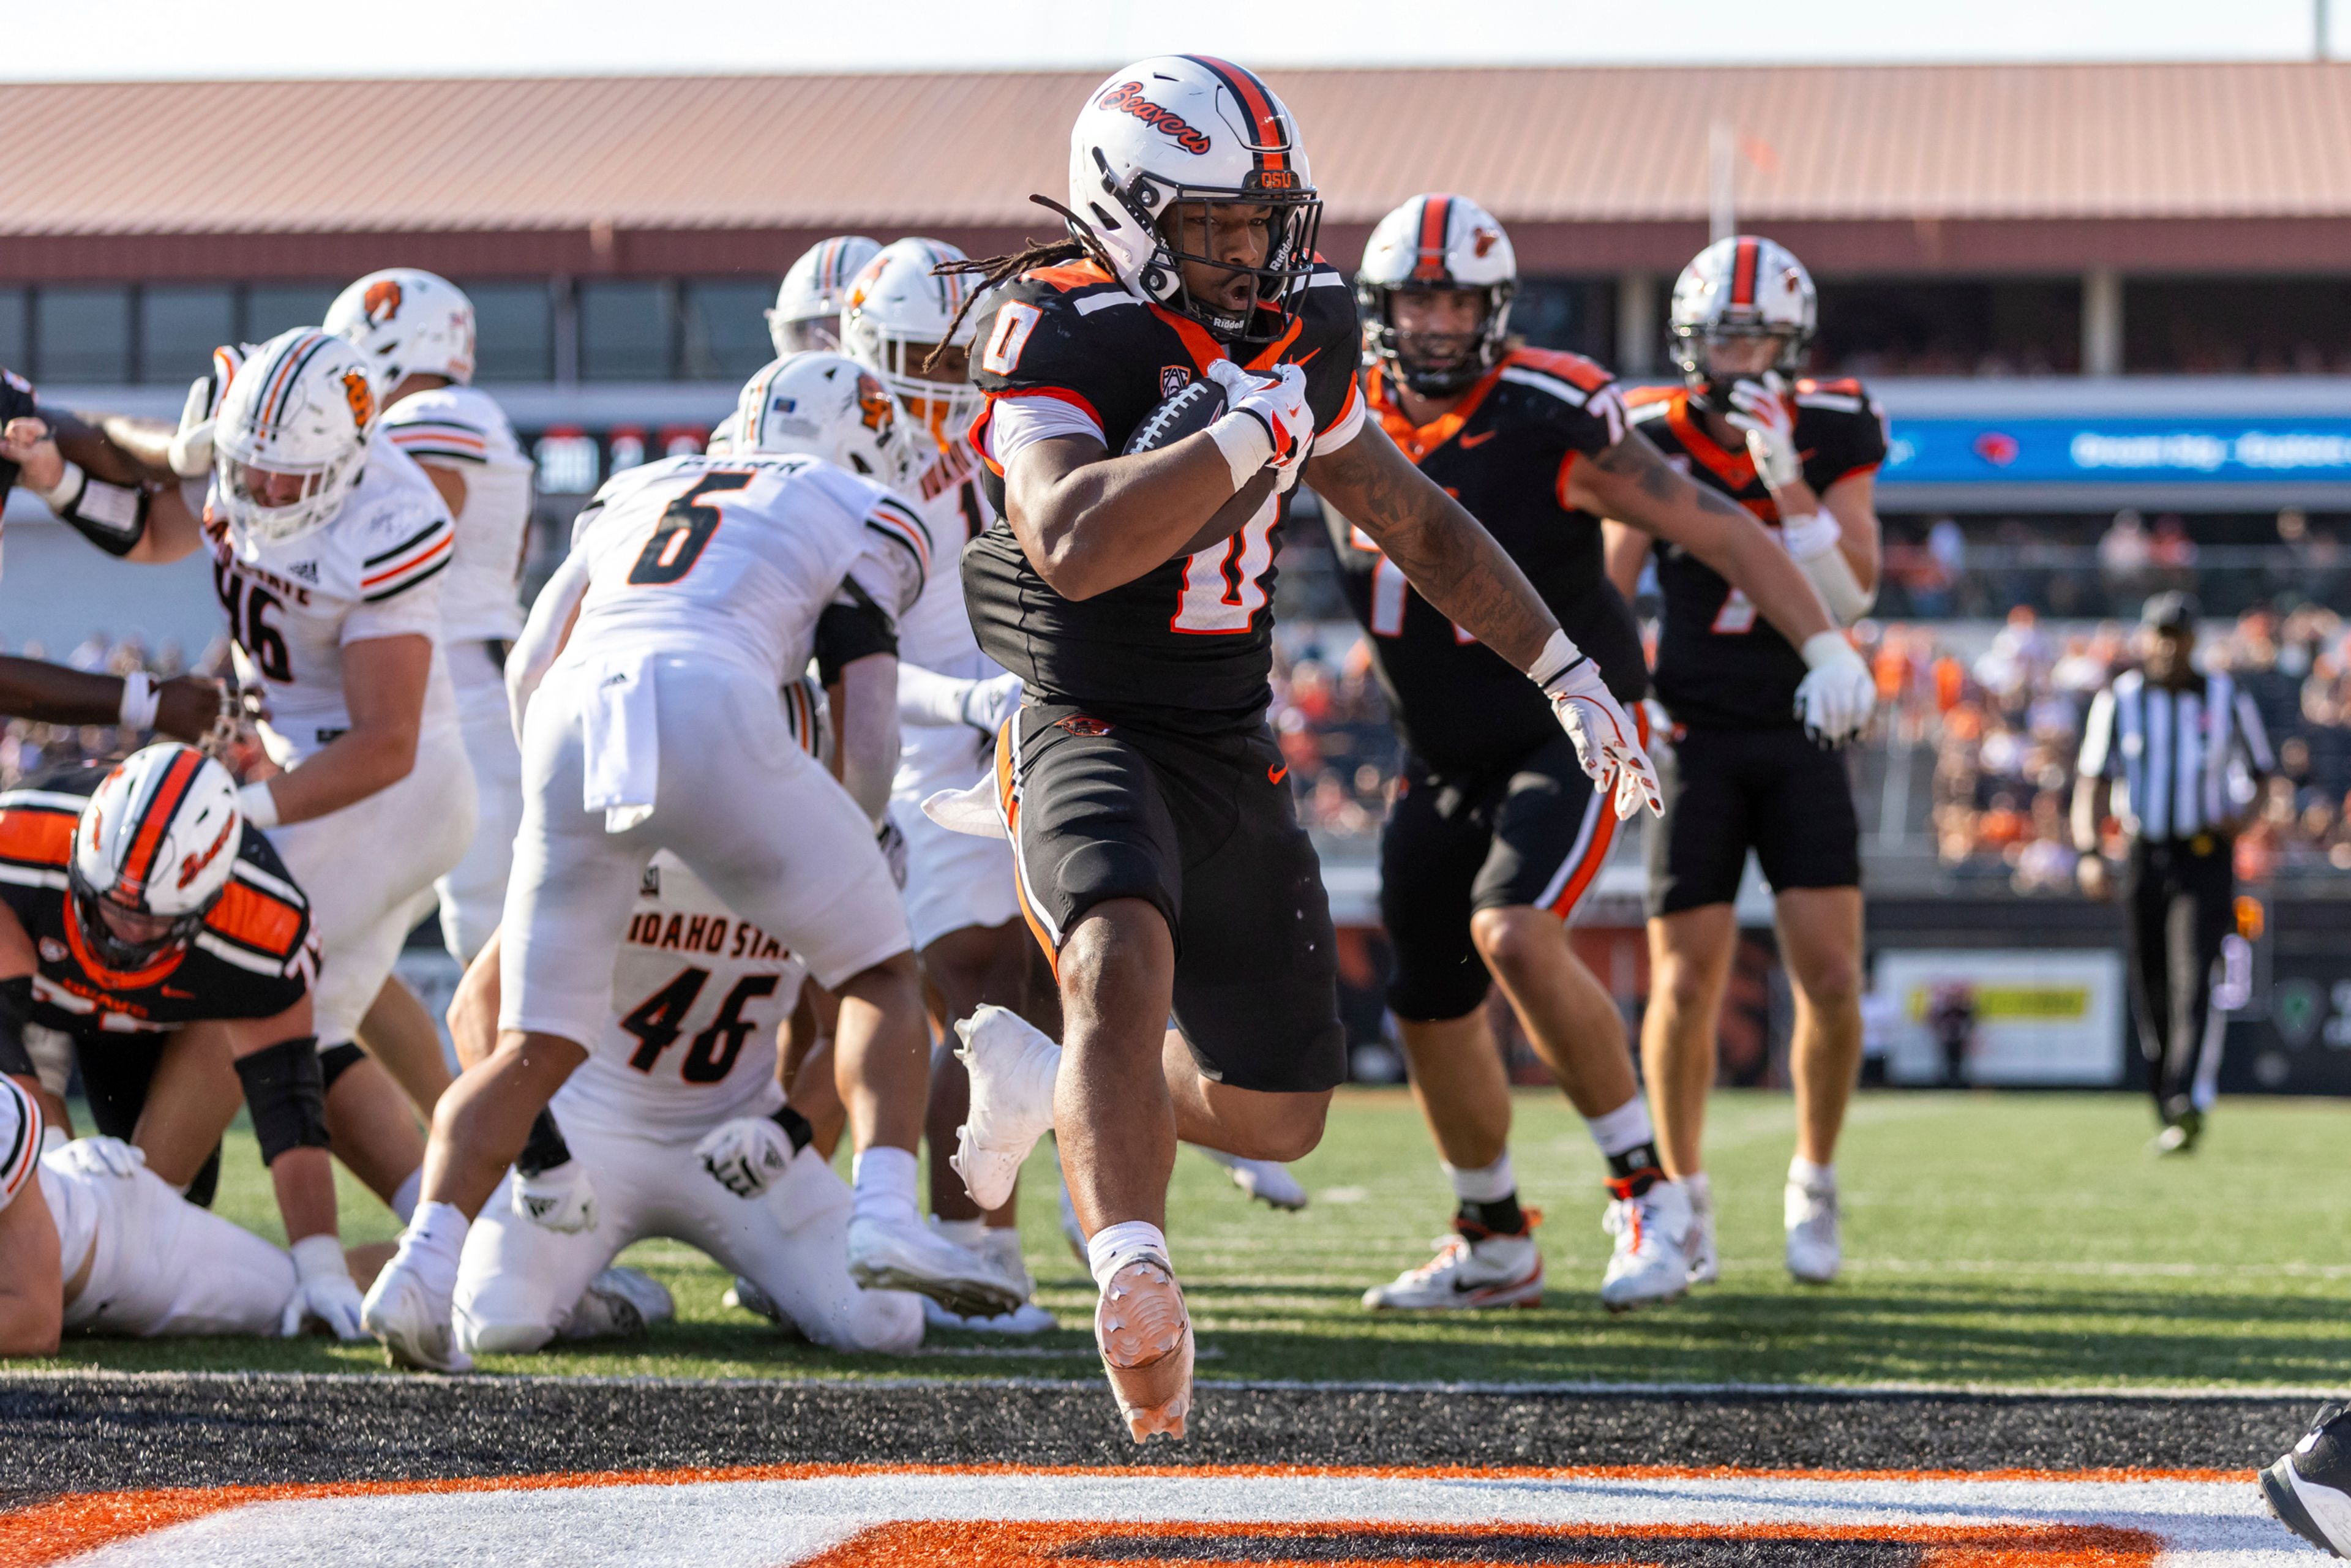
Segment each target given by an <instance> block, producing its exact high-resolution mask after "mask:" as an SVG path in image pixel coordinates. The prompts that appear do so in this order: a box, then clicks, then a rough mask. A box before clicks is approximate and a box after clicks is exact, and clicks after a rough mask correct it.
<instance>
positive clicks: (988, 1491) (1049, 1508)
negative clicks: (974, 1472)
mask: <svg viewBox="0 0 2351 1568" xmlns="http://www.w3.org/2000/svg"><path fill="white" fill-rule="evenodd" d="M1029 1520H1044V1521H1056V1520H1068V1521H1098V1522H1099V1523H1101V1524H1102V1525H1104V1526H1107V1527H1110V1528H1111V1529H1113V1530H1115V1529H1116V1528H1117V1527H1118V1526H1120V1525H1123V1524H1128V1523H1132V1522H1134V1521H1197V1522H1213V1523H1249V1522H1252V1521H1269V1520H1271V1521H1378V1522H1384V1523H1395V1524H1461V1523H1479V1524H1497V1525H1502V1526H1505V1527H1508V1526H1512V1525H1520V1526H1538V1527H1540V1526H1553V1527H1556V1526H1571V1527H1572V1526H1575V1525H1597V1526H1607V1525H1653V1524H1673V1525H1689V1526H1699V1527H1710V1528H1715V1529H1735V1528H1737V1527H1740V1526H1750V1527H1753V1526H1772V1525H1787V1524H1811V1525H1818V1524H1828V1525H1832V1526H1848V1527H1859V1528H1867V1527H1873V1526H1875V1527H1881V1528H1882V1527H1885V1526H1889V1525H1891V1526H1899V1527H1912V1528H1915V1527H1919V1526H1925V1527H1929V1528H1932V1527H1937V1526H1941V1527H1954V1526H1956V1527H1961V1528H1973V1529H1977V1530H1983V1529H1986V1528H1991V1529H1996V1530H1997V1529H2001V1528H2003V1527H2010V1526H2016V1525H2023V1526H2027V1527H2041V1528H2047V1527H2053V1526H2054V1527H2066V1526H2072V1527H2076V1528H2078V1527H2082V1526H2090V1525H2110V1526H2119V1527H2122V1528H2125V1529H2135V1530H2139V1531H2147V1533H2149V1534H2152V1535H2155V1536H2157V1537H2158V1538H2159V1539H2160V1540H2162V1541H2163V1542H2165V1549H2164V1551H2163V1557H2162V1560H2163V1562H2164V1563H2166V1564H2167V1568H2222V1565H2223V1564H2226V1565H2229V1568H2239V1565H2242V1568H2268V1565H2270V1564H2273V1563H2275V1564H2280V1565H2282V1568H2290V1565H2292V1564H2297V1563H2307V1562H2308V1561H2310V1559H2309V1557H2308V1556H2307V1555H2306V1553H2307V1551H2308V1549H2307V1548H2306V1547H2304V1546H2303V1545H2302V1543H2301V1542H2298V1541H2296V1540H2295V1539H2294V1537H2293V1536H2292V1535H2291V1534H2289V1533H2288V1532H2287V1531H2285V1529H2284V1528H2283V1526H2281V1525H2279V1524H2277V1523H2276V1522H2275V1521H2273V1520H2272V1519H2270V1518H2269V1517H2268V1515H2267V1513H2266V1512H2265V1511H2264V1510H2263V1507H2262V1500H2261V1495H2260V1492H2259V1491H2258V1490H2257V1489H2256V1488H2254V1487H2253V1486H2252V1485H2251V1484H2249V1483H2247V1482H2244V1481H2228V1482H2215V1481H2180V1480H2147V1481H2119V1482H2118V1481H2071V1480H2043V1479H2032V1480H2013V1479H2011V1480H1953V1479H1933V1480H1922V1479H1916V1478H1886V1479H1871V1480H1813V1479H1773V1478H1764V1477H1737V1476H1732V1477H1719V1478H1718V1477H1692V1478H1670V1479H1656V1480H1625V1479H1603V1478H1569V1477H1562V1478H1558V1479H1529V1478H1521V1477H1510V1478H1507V1479H1503V1478H1497V1477H1486V1476H1479V1475H1477V1474H1475V1473H1474V1472H1473V1473H1471V1474H1468V1475H1465V1476H1461V1477H1458V1478H1454V1477H1445V1478H1437V1477H1413V1478H1402V1477H1392V1476H1294V1477H1293V1476H1279V1477H1265V1476H1216V1475H1208V1476H1167V1475H1161V1476H1132V1477H1128V1476H1103V1475H1087V1476H1067V1475H1052V1474H1037V1475H1004V1474H992V1475H987V1476H967V1475H906V1474H884V1475H862V1476H832V1477H822V1478H815V1479H803V1480H760V1481H716V1482H703V1483H700V1484H690V1485H637V1486H617V1487H601V1488H561V1489H556V1490H507V1491H479V1492H442V1493H407V1494H394V1495H389V1496H384V1495H378V1496H362V1497H338V1498H305V1499H292V1500H277V1501H271V1502H266V1503H263V1504H260V1505H257V1506H247V1507H244V1508H239V1509H232V1510H228V1511H223V1512H221V1513H217V1514H214V1515H212V1516H210V1517H208V1518H205V1519H202V1520H198V1521H192V1522H189V1523H185V1524H181V1525H176V1526H173V1527H172V1528H169V1529H166V1530H162V1531H156V1532H155V1533H153V1534H151V1535H147V1536H143V1537H140V1538H136V1539H133V1540H131V1541H127V1542H119V1543H117V1544H115V1545H112V1546H110V1547H106V1548H103V1549H101V1550H99V1551H98V1552H92V1553H89V1554H88V1555H85V1556H83V1557H80V1558H78V1559H76V1560H75V1561H77V1562H78V1563H84V1564H89V1565H93V1568H95V1565H99V1564H103V1565H106V1568H144V1565H145V1564H150V1563H153V1564H164V1563H170V1564H173V1565H184V1564H188V1563H266V1562H281V1561H282V1562H329V1563H337V1564H339V1565H340V1568H359V1565H362V1564H365V1565H372V1564H377V1563H402V1564H423V1563H434V1564H438V1563H483V1562H497V1563H507V1562H528V1563H550V1562H561V1563H580V1564H600V1563H677V1564H680V1565H681V1568H737V1565H740V1568H755V1565H758V1564H769V1563H778V1562H784V1563H790V1562H805V1561H807V1560H808V1559H809V1558H810V1557H811V1556H814V1555H816V1554H818V1553H819V1552H824V1551H827V1550H829V1549H831V1548H833V1547H836V1546H838V1545H840V1544H841V1543H842V1542H847V1541H850V1540H852V1539H854V1537H855V1536H856V1535H857V1533H858V1532H859V1531H862V1530H865V1529H870V1528H872V1527H875V1526H880V1525H885V1524H887V1523H889V1522H892V1521H948V1522H954V1523H962V1522H966V1521H1029Z"/></svg>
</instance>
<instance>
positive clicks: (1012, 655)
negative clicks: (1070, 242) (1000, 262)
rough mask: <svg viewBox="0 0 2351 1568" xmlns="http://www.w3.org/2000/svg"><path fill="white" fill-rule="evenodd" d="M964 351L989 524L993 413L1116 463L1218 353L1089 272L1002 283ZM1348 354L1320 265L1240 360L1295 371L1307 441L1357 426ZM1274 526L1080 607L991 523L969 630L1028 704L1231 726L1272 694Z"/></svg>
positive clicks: (1080, 267)
mask: <svg viewBox="0 0 2351 1568" xmlns="http://www.w3.org/2000/svg"><path fill="white" fill-rule="evenodd" d="M972 341H973V345H974V350H973V354H972V379H973V381H974V382H977V385H978V386H979V387H980V389H981V390H982V391H984V392H987V394H988V409H987V412H986V413H982V414H981V416H980V419H979V422H978V423H977V425H976V426H975V428H974V430H973V433H972V441H973V444H974V445H975V446H976V447H977V449H978V450H979V451H980V453H981V454H982V455H984V456H986V457H987V474H986V475H985V476H984V483H985V484H986V486H987V493H988V499H989V500H990V501H991V502H992V503H994V504H995V506H996V509H997V512H998V517H1001V516H1002V514H1003V511H1004V479H1003V469H1002V467H1001V465H999V464H998V461H997V459H996V458H995V456H994V455H993V449H992V444H991V442H990V440H989V435H988V427H989V425H990V423H992V422H993V419H994V415H995V410H996V405H997V404H998V402H1000V401H1002V400H1004V399H1008V398H1029V397H1043V398H1056V399H1059V400H1060V401H1061V402H1065V403H1067V404H1069V405H1070V406H1071V407H1072V408H1074V409H1077V410H1079V411H1081V412H1082V413H1084V414H1085V415H1086V416H1087V417H1088V418H1090V419H1091V420H1092V422H1093V423H1094V424H1095V425H1097V426H1099V427H1100V429H1101V431H1102V440H1103V442H1104V444H1106V445H1107V446H1108V447H1109V448H1110V450H1111V451H1112V452H1113V453H1115V452H1119V451H1122V450H1123V449H1124V447H1125V445H1126V442H1127V438H1128V437H1129V436H1130V435H1131V434H1133V433H1134V428H1135V426H1137V425H1138V424H1140V423H1143V420H1144V416H1145V415H1146V414H1148V413H1150V412H1151V410H1152V409H1153V408H1155V407H1156V406H1157V405H1158V404H1159V403H1160V402H1162V401H1163V400H1165V399H1166V398H1168V397H1172V396H1173V395H1175V393H1176V392H1179V391H1181V390H1182V389H1183V388H1184V387H1186V385H1188V384H1190V383H1191V382H1194V381H1196V380H1197V379H1198V378H1199V377H1200V376H1201V375H1202V374H1203V373H1204V372H1205V371H1207V367H1208V366H1209V365H1210V364H1212V363H1214V362H1215V361H1217V360H1219V359H1223V358H1227V357H1228V356H1227V355H1226V353H1225V351H1224V350H1223V348H1222V347H1220V346H1219V345H1218V344H1217V341H1216V340H1214V339H1213V338H1211V337H1210V336H1209V335H1208V333H1207V331H1206V330H1205V329H1203V328H1201V327H1200V326H1199V325H1198V324H1197V323H1196V322H1194V321H1192V320H1191V319H1188V318H1186V317H1183V316H1179V315H1177V314H1175V312H1174V311H1171V310H1166V309H1164V308H1161V307H1159V306H1156V305H1151V304H1145V303H1144V302H1143V301H1142V300H1139V299H1137V298H1135V297H1134V295H1132V294H1129V293H1128V292H1127V291H1126V289H1125V288H1124V287H1121V286H1120V284H1119V283H1118V282H1117V281H1116V280H1114V279H1113V278H1112V277H1110V276H1109V275H1108V274H1106V273H1104V272H1103V271H1102V269H1101V268H1100V267H1095V266H1094V265H1093V264H1092V263H1090V262H1081V263H1076V264H1073V265H1070V266H1065V267H1044V268H1040V269H1039V270H1037V271H1033V272H1029V273H1027V274H1024V275H1023V276H1022V277H1019V279H1018V280H1016V281H1015V282H1013V283H1011V284H1009V285H1008V286H1007V287H1005V288H1004V289H1002V290H1001V291H1000V292H999V293H998V296H997V298H996V301H995V304H994V308H992V309H991V310H990V311H989V312H988V314H987V316H985V317H983V318H982V319H980V322H979V325H978V327H977V329H976V332H975V334H974V337H973V339H972ZM1360 341H1361V339H1360V332H1359V329H1358V328H1357V325H1356V319H1355V298H1354V295H1353V292H1352V291H1351V290H1350V289H1349V288H1348V287H1347V286H1346V282H1345V280H1344V279H1343V278H1342V277H1340V275H1339V273H1338V270H1337V269H1336V268H1334V267H1330V266H1329V265H1327V264H1322V265H1318V266H1317V267H1316V268H1315V271H1314V274H1313V277H1312V280H1311V284H1310V285H1309V287H1307V289H1306V291H1305V295H1304V298H1303V300H1302V301H1301V305H1300V308H1299V313H1298V315H1297V317H1296V319H1294V320H1292V321H1291V323H1290V328H1289V329H1288V330H1287V331H1285V332H1284V333H1283V334H1282V336H1281V337H1280V338H1279V339H1277V340H1275V341H1274V342H1273V343H1271V344H1270V345H1269V346H1267V347H1266V348H1264V349H1263V350H1259V352H1258V353H1257V354H1256V355H1255V356H1254V357H1252V358H1250V359H1249V360H1247V361H1244V362H1245V363H1246V364H1247V365H1248V366H1249V368H1250V369H1252V370H1270V369H1271V368H1272V367H1274V366H1276V365H1280V364H1294V365H1296V366H1298V367H1299V368H1300V369H1301V371H1304V372H1305V375H1306V394H1307V402H1308V403H1309V405H1310V406H1311V408H1312V410H1313V413H1314V425H1315V428H1316V430H1318V431H1322V432H1325V433H1328V432H1331V431H1332V430H1334V429H1336V428H1337V427H1338V426H1340V425H1341V424H1343V423H1346V422H1348V421H1349V420H1351V419H1353V418H1356V417H1360V415H1359V412H1358V410H1357V408H1356V407H1355V404H1356V402H1357V401H1358V399H1359V396H1360V394H1359V393H1358V392H1357V391H1356V387H1355V365H1356V363H1357V360H1358V357H1359V355H1360V353H1361V348H1360ZM1277 520H1278V516H1277V508H1276V507H1274V505H1273V504H1272V503H1271V502H1269V503H1268V504H1267V505H1266V506H1265V507H1264V508H1262V509H1261V510H1260V511H1259V514H1258V515H1257V517H1255V518H1253V519H1252V520H1251V521H1250V522H1249V525H1248V526H1247V527H1246V528H1242V529H1241V530H1240V532H1238V534H1235V535H1234V536H1233V537H1232V538H1229V539H1227V540H1224V541H1222V542H1220V543H1217V544H1215V545H1211V546H1210V547H1208V548H1207V549H1204V550H1201V551H1200V552H1199V553H1198V554H1196V555H1193V556H1190V557H1179V558H1177V559H1174V560H1170V561H1168V562H1166V563H1165V564H1164V565H1161V566H1158V567H1155V568H1154V569H1153V570H1150V571H1147V572H1145V573H1144V574H1143V575H1142V576H1141V577H1139V578H1136V579H1135V580H1134V581H1132V582H1128V583H1123V584H1122V585H1121V586H1119V587H1117V588H1113V589H1111V590H1110V591H1107V592H1104V593H1100V594H1097V595H1095V596H1094V597H1093V598H1092V599H1087V600H1069V599H1064V598H1062V597H1061V595H1060V594H1059V593H1056V592H1054V591H1053V590H1052V589H1051V588H1050V587H1049V586H1048V585H1047V584H1046V582H1045V580H1044V579H1043V578H1042V577H1040V576H1039V575H1038V573H1037V571H1036V569H1035V568H1033V567H1031V566H1030V565H1029V559H1028V557H1027V556H1026V555H1025V554H1024V553H1023V552H1022V550H1021V549H1020V544H1019V540H1018V539H1016V538H1013V536H1012V530H1011V528H1010V527H1009V526H1008V524H1006V523H1005V522H1003V521H998V523H997V524H996V525H995V526H994V527H992V528H989V529H988V530H987V532H985V533H983V534H981V535H980V536H979V538H977V539H974V540H973V541H972V542H971V544H970V545H969V546H968V547H967V548H966V549H965V551H964V556H963V581H964V597H965V600H966V601H967V603H968V605H969V607H970V610H971V623H972V630H973V632H975V633H977V636H978V638H979V645H980V647H981V648H983V649H984V650H986V651H987V654H988V656H989V657H990V658H992V659H994V660H995V661H996V662H997V663H998V664H1002V665H1003V666H1004V667H1005V668H1006V669H1008V670H1010V671H1012V672H1013V673H1014V674H1018V675H1019V676H1020V678H1021V679H1022V680H1023V681H1025V682H1026V683H1027V684H1028V687H1029V693H1030V695H1032V696H1033V697H1035V698H1036V699H1038V700H1040V701H1044V702H1049V703H1068V704H1071V705H1074V706H1081V707H1083V708H1085V709H1086V710H1087V711H1088V712H1090V713H1093V714H1095V715H1097V716H1102V717H1106V718H1123V719H1128V720H1131V721H1134V722H1137V723H1141V724H1144V725H1147V726H1155V727H1159V728H1162V729H1167V730H1173V731H1175V732H1178V733H1183V734H1195V735H1207V734H1216V733H1219V732H1222V731H1226V730H1232V729H1238V728H1245V727H1249V726H1251V725H1254V724H1256V723H1258V722H1259V719H1260V717H1261V716H1262V715H1263V714H1264V712H1265V706H1266V703H1267V701H1268V700H1269V698H1270V690H1269V688H1268V685H1267V675H1268V674H1269V673H1270V670H1271V667H1272V658H1273V616H1272V613H1271V612H1270V609H1269V608H1268V606H1269V605H1270V601H1271V600H1272V597H1273V579H1274V571H1273V551H1274V545H1273V537H1272V536H1273V529H1274V525H1275V523H1276V521H1277Z"/></svg>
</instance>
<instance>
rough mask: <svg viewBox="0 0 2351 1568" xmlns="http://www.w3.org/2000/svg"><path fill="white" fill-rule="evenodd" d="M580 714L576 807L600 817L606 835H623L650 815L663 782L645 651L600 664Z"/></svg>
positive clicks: (649, 665) (649, 664) (594, 670)
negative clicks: (582, 747) (582, 755)
mask: <svg viewBox="0 0 2351 1568" xmlns="http://www.w3.org/2000/svg"><path fill="white" fill-rule="evenodd" d="M589 674H590V680H591V682H592V685H590V687H589V691H588V711H587V713H586V714H585V715H584V716H583V717H584V723H583V725H582V729H583V731H584V734H583V737H582V738H583V740H584V742H585V744H586V747H587V757H586V759H585V760H586V766H585V768H584V769H583V773H584V778H585V788H584V789H583V790H582V799H581V801H580V804H581V805H582V806H583V807H584V808H585V809H586V810H590V811H601V812H603V813H604V831H606V832H608V833H624V832H626V831H629V830H630V829H631V828H633V827H635V826H636V825H637V824H638V823H639V822H642V821H644V820H645V819H646V818H647V817H650V816H652V815H653V794H654V789H655V787H656V786H657V785H658V784H659V783H660V781H661V725H660V719H659V714H658V713H657V711H656V707H655V704H654V700H653V668H652V660H651V658H650V656H649V655H646V654H643V653H634V654H622V655H621V656H619V657H616V658H611V659H604V660H600V661H598V662H597V663H596V664H593V665H591V666H590V672H589Z"/></svg>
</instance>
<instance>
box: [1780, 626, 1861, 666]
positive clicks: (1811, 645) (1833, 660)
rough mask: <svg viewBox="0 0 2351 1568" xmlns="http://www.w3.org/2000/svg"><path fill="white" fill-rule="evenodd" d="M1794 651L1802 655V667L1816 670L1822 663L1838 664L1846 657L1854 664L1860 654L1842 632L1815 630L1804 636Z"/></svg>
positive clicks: (1856, 662)
mask: <svg viewBox="0 0 2351 1568" xmlns="http://www.w3.org/2000/svg"><path fill="white" fill-rule="evenodd" d="M1796 651H1797V652H1798V653H1802V655H1803V656H1804V668H1806V669H1808V670H1817V669H1819V668H1821V667H1822V666H1823V664H1839V663H1842V662H1843V661H1844V660H1846V659H1851V660H1852V661H1853V662H1854V663H1855V664H1859V663H1860V662H1861V655H1860V654H1859V653H1855V652H1854V651H1853V644H1852V643H1848V642H1846V641H1845V637H1844V632H1813V634H1812V635H1811V636H1809V637H1807V638H1805V639H1804V645H1803V646H1802V648H1799V649H1797V650H1796Z"/></svg>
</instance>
